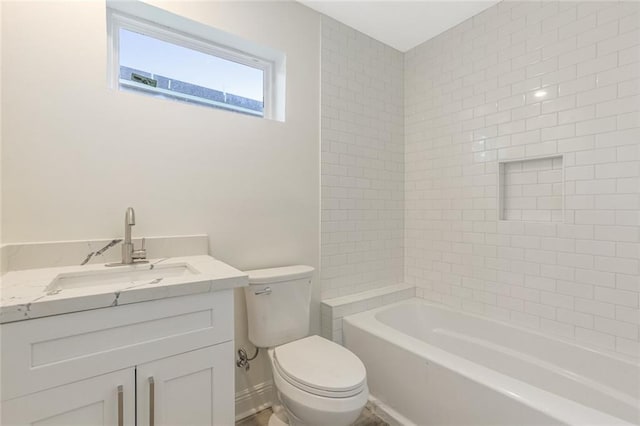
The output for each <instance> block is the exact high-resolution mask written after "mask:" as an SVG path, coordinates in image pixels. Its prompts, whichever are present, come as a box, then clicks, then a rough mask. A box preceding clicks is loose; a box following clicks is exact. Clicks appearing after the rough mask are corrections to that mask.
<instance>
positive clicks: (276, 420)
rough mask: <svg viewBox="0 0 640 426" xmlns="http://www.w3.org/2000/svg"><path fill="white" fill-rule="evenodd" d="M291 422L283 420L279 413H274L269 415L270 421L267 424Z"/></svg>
mask: <svg viewBox="0 0 640 426" xmlns="http://www.w3.org/2000/svg"><path fill="white" fill-rule="evenodd" d="M288 425H289V423H287V422H285V421H283V420H282V419H281V418H280V417H278V415H277V414H275V413H273V414H272V415H271V416H270V417H269V423H268V425H267V426H288Z"/></svg>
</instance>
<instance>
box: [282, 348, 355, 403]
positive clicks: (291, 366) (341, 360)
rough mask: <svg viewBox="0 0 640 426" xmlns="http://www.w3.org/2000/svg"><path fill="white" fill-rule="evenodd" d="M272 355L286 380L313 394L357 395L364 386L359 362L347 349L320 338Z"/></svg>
mask: <svg viewBox="0 0 640 426" xmlns="http://www.w3.org/2000/svg"><path fill="white" fill-rule="evenodd" d="M274 355H275V356H274V358H275V362H276V363H277V367H278V369H279V370H280V372H281V373H282V374H283V376H285V378H286V379H287V381H289V382H290V383H291V384H293V385H294V386H298V387H300V388H302V389H304V390H307V391H310V392H312V393H316V394H319V395H325V396H329V394H334V393H335V394H338V395H336V396H342V397H346V396H351V395H353V394H356V393H358V392H360V390H361V389H362V388H363V387H364V385H365V383H366V376H367V372H366V370H365V368H364V364H363V363H362V361H360V359H359V358H358V357H357V356H355V355H354V354H353V353H352V352H351V351H349V350H348V349H347V348H344V347H342V346H340V345H338V344H337V343H334V342H332V341H329V340H327V339H324V338H322V337H320V336H309V337H305V338H304V339H300V340H296V341H294V342H291V343H287V344H286V345H282V346H278V347H277V348H275V351H274ZM300 385H301V386H300ZM315 391H318V392H315Z"/></svg>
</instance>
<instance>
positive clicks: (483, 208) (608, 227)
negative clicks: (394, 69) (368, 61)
mask: <svg viewBox="0 0 640 426" xmlns="http://www.w3.org/2000/svg"><path fill="white" fill-rule="evenodd" d="M639 11H640V3H638V2H602V3H600V2H578V3H574V2H533V1H531V2H512V1H503V2H501V3H499V4H497V5H495V6H494V7H491V8H489V9H487V10H486V11H484V12H483V13H481V14H479V15H477V16H475V17H473V18H472V19H469V20H467V21H465V22H463V23H462V24H460V25H458V26H456V27H455V28H453V29H451V30H449V31H447V32H445V33H443V34H441V35H440V36H438V37H436V38H434V39H432V40H430V41H428V42H426V43H424V44H422V45H420V46H418V47H416V48H414V49H412V50H411V51H409V52H407V53H406V54H405V57H404V59H405V62H404V76H405V78H404V84H405V158H406V162H405V184H406V191H405V198H406V200H405V206H406V216H405V238H406V240H405V244H406V251H405V281H406V282H408V283H413V284H415V285H416V293H417V295H418V296H421V297H424V298H426V299H429V300H432V301H437V302H441V303H444V304H447V305H450V306H453V307H456V308H460V309H463V310H468V311H473V312H476V313H479V314H483V315H486V316H488V317H492V318H498V319H501V320H505V321H508V322H512V323H515V324H518V325H522V326H526V327H531V328H535V329H538V330H540V331H542V332H545V333H550V334H554V335H559V336H562V337H565V338H570V339H575V340H577V341H579V342H582V343H585V344H588V345H593V346H597V347H600V348H605V349H609V350H613V351H618V352H620V353H624V354H629V355H633V356H638V354H639V352H640V346H639V343H638V340H639V335H638V328H639V325H640V311H639V310H638V308H639V303H640V300H639V295H640V278H639V272H640V270H639V259H640V245H639V242H640V195H639V194H640V127H639V126H640V114H639V110H640V108H639V96H638V94H639V92H640V78H639V76H640V67H639V62H638V61H639V59H640V35H639V28H638V26H639V22H640V16H639ZM323 154H324V153H323ZM558 155H562V157H563V158H562V161H563V167H564V171H565V176H564V178H565V182H564V188H563V190H564V194H565V199H564V203H565V207H566V211H565V214H564V217H563V218H562V222H553V221H550V222H546V223H545V222H536V221H529V220H513V221H510V220H507V221H502V220H499V219H500V217H499V213H498V208H497V205H498V203H497V195H498V187H497V186H498V185H497V174H498V163H499V161H506V160H521V159H528V158H535V157H540V156H558ZM323 249H324V248H323Z"/></svg>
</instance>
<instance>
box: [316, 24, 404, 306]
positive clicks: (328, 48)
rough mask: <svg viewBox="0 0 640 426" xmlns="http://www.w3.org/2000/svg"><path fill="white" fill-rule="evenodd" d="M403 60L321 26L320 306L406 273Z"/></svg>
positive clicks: (354, 35)
mask: <svg viewBox="0 0 640 426" xmlns="http://www.w3.org/2000/svg"><path fill="white" fill-rule="evenodd" d="M403 99H404V97H403V55H402V53H400V52H398V51H397V50H395V49H393V48H391V47H388V46H386V45H384V44H382V43H380V42H378V41H375V40H373V39H372V38H370V37H367V36H366V35H364V34H362V33H360V32H358V31H356V30H354V29H352V28H350V27H347V26H346V25H343V24H341V23H338V22H337V21H335V20H332V19H330V18H327V17H323V20H322V129H321V130H322V148H321V149H322V154H321V163H322V164H321V173H322V176H321V180H322V223H321V232H322V235H321V241H322V242H321V244H322V245H321V256H322V258H321V262H322V268H321V272H320V275H321V283H322V284H321V285H322V299H328V298H334V297H339V296H345V295H349V294H354V293H358V292H362V291H366V290H371V289H374V288H379V287H384V286H388V285H391V284H397V283H400V282H402V280H403V271H404V257H403V256H404V247H403V228H404V101H403Z"/></svg>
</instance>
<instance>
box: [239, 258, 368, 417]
mask: <svg viewBox="0 0 640 426" xmlns="http://www.w3.org/2000/svg"><path fill="white" fill-rule="evenodd" d="M313 271H314V270H313V268H311V267H309V266H289V267H284V268H270V269H260V270H255V271H248V272H247V274H248V275H249V287H247V288H245V296H246V297H245V298H246V302H247V315H248V320H249V321H248V322H249V340H251V342H252V343H253V344H254V345H256V346H257V347H261V348H268V350H267V353H268V356H269V360H270V364H271V367H272V371H273V382H274V385H275V388H276V395H277V399H278V401H276V402H274V415H272V417H271V419H270V420H269V425H270V426H276V425H284V424H289V425H294V426H305V425H309V426H321V425H323V426H324V425H331V426H348V425H350V424H352V423H353V422H355V421H356V419H357V418H358V416H359V415H360V413H361V412H362V409H363V408H364V406H365V404H366V403H367V399H368V397H369V389H368V387H367V380H366V370H365V367H364V364H363V363H362V361H360V359H359V358H358V357H357V356H356V355H355V354H353V353H352V352H351V351H349V350H348V349H346V348H345V347H343V346H340V345H339V344H337V343H334V342H332V341H330V340H327V339H325V338H322V337H320V336H308V334H309V308H310V301H311V277H312V275H313ZM280 406H281V407H282V409H280Z"/></svg>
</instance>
